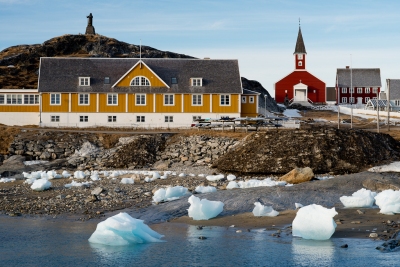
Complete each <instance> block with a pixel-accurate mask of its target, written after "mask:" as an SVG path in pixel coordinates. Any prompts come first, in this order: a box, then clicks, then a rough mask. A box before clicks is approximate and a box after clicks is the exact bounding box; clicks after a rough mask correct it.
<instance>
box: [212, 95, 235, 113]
mask: <svg viewBox="0 0 400 267" xmlns="http://www.w3.org/2000/svg"><path fill="white" fill-rule="evenodd" d="M212 104H213V94H210V112H211V113H212V112H213V105H212ZM239 106H240V105H239Z"/></svg>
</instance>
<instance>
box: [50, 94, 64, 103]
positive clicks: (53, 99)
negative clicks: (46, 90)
mask: <svg viewBox="0 0 400 267" xmlns="http://www.w3.org/2000/svg"><path fill="white" fill-rule="evenodd" d="M50 105H61V95H60V94H50Z"/></svg>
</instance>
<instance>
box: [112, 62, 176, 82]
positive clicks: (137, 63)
mask: <svg viewBox="0 0 400 267" xmlns="http://www.w3.org/2000/svg"><path fill="white" fill-rule="evenodd" d="M140 63H143V64H144V65H145V66H146V67H147V68H148V69H149V70H150V72H151V73H153V74H154V76H156V77H157V78H158V79H159V80H160V81H162V83H163V84H164V85H165V86H166V87H167V88H169V86H168V84H166V83H165V82H164V81H163V79H161V78H160V76H158V75H157V74H156V73H155V72H154V71H153V70H152V69H151V68H149V66H147V64H146V63H144V62H143V61H142V60H141V59H140V60H139V61H138V62H136V64H135V65H133V67H132V68H130V69H129V70H128V71H127V72H126V73H125V74H124V75H122V77H121V78H119V80H118V81H117V82H116V83H114V84H113V86H111V88H114V87H115V86H116V85H117V84H118V83H119V82H120V81H121V80H122V79H124V78H125V77H126V76H127V75H128V74H129V73H130V72H131V71H132V70H133V69H134V68H135V67H136V66H137V65H139V64H140Z"/></svg>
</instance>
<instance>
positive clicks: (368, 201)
mask: <svg viewBox="0 0 400 267" xmlns="http://www.w3.org/2000/svg"><path fill="white" fill-rule="evenodd" d="M375 196H376V192H372V191H371V190H367V189H365V188H361V189H360V190H358V191H357V192H354V193H353V194H352V195H351V197H348V196H342V197H340V201H341V202H342V204H343V206H345V207H346V208H370V207H372V205H374V202H375Z"/></svg>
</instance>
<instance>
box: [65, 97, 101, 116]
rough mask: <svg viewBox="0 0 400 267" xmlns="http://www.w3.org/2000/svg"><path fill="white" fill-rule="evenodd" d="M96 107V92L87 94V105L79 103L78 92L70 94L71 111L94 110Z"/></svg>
mask: <svg viewBox="0 0 400 267" xmlns="http://www.w3.org/2000/svg"><path fill="white" fill-rule="evenodd" d="M96 108H97V96H96V94H89V105H79V94H71V112H96Z"/></svg>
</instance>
